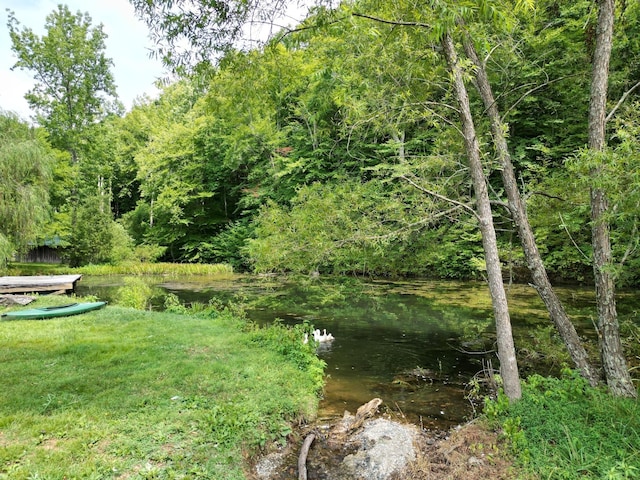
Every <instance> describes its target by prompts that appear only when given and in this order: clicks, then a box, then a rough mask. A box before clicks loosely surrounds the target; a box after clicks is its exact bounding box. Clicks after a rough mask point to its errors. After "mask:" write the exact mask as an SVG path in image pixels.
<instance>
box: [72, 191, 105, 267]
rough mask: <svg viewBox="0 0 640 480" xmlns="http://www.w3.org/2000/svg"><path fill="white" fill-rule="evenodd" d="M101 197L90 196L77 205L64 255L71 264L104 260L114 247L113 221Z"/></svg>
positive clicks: (76, 264)
mask: <svg viewBox="0 0 640 480" xmlns="http://www.w3.org/2000/svg"><path fill="white" fill-rule="evenodd" d="M105 203H106V199H105V198H103V197H90V198H87V199H85V201H84V202H83V203H82V204H81V205H80V206H79V207H78V210H77V219H76V224H75V225H72V231H71V236H70V238H69V247H67V248H66V249H65V252H64V256H65V258H66V260H67V261H68V262H69V265H70V266H71V267H78V266H80V265H86V264H88V263H105V262H108V261H109V260H110V257H111V254H112V249H113V232H114V229H113V225H112V224H113V220H112V219H111V212H110V211H108V210H107V207H106V206H105Z"/></svg>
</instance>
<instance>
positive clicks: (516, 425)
mask: <svg viewBox="0 0 640 480" xmlns="http://www.w3.org/2000/svg"><path fill="white" fill-rule="evenodd" d="M486 412H487V414H488V415H489V418H496V419H498V420H499V422H500V427H501V429H502V431H503V433H504V435H505V436H506V437H507V438H508V439H509V441H510V443H511V446H512V450H513V453H514V455H515V457H516V459H517V461H518V462H519V464H520V466H521V467H522V468H523V469H524V471H526V472H528V473H530V474H531V475H532V477H533V478H558V479H560V478H561V479H576V480H578V479H586V478H593V479H596V478H597V479H601V478H606V479H631V478H640V405H639V403H638V401H637V400H635V399H626V398H615V397H613V396H611V395H609V394H608V393H607V392H606V391H605V390H603V389H593V388H591V387H590V386H589V385H588V383H587V381H586V380H584V379H582V378H581V377H579V376H578V375H577V374H576V373H575V372H568V371H566V370H565V375H564V376H563V378H559V379H558V378H545V377H541V376H539V375H533V376H531V377H529V379H528V380H527V381H526V382H525V383H524V385H523V397H522V399H521V400H519V401H518V402H514V403H512V404H509V402H508V401H506V398H504V396H502V395H501V396H500V397H499V399H498V400H497V401H496V402H492V403H489V404H488V405H487V409H486Z"/></svg>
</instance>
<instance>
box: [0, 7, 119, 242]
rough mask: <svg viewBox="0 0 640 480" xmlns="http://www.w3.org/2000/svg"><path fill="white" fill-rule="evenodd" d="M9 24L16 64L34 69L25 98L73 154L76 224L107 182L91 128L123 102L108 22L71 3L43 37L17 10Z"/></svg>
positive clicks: (54, 141)
mask: <svg viewBox="0 0 640 480" xmlns="http://www.w3.org/2000/svg"><path fill="white" fill-rule="evenodd" d="M7 27H8V29H9V34H10V36H11V42H12V50H13V52H14V53H15V54H16V56H17V58H18V60H17V62H16V64H15V65H14V68H21V69H25V70H29V71H31V72H32V73H33V75H34V79H35V86H34V88H33V89H31V90H30V91H29V92H28V93H27V94H26V96H25V98H26V99H27V102H28V103H29V105H30V106H31V107H32V108H33V109H34V110H35V112H36V119H37V121H38V123H39V124H40V125H41V126H42V127H44V128H45V129H46V131H47V132H48V134H49V140H50V142H51V145H52V146H53V147H55V148H58V149H60V150H64V151H66V152H68V153H69V157H70V159H71V167H72V168H71V172H72V175H73V182H72V183H71V189H70V192H69V193H68V194H67V197H68V198H67V199H66V200H67V205H66V206H65V208H66V209H68V210H70V212H71V215H70V216H69V217H68V218H69V221H70V226H71V230H73V229H74V228H75V227H76V224H77V211H78V206H79V204H80V199H81V198H88V197H91V196H93V195H95V194H96V192H99V191H100V190H103V188H102V187H103V185H104V179H103V177H102V169H100V168H97V167H99V165H95V164H89V162H91V161H92V160H93V159H91V158H89V155H88V151H89V150H90V148H89V146H90V145H91V143H92V135H93V133H91V130H92V128H93V127H94V125H95V123H96V122H98V121H99V120H101V119H103V118H104V117H105V116H106V115H108V114H109V112H110V111H112V110H116V109H117V108H118V106H119V105H118V104H117V102H116V101H112V100H113V99H115V98H116V91H115V84H114V80H113V75H112V73H111V71H110V67H111V66H112V61H111V60H110V59H109V58H107V57H106V55H105V48H106V46H105V39H106V34H105V33H104V32H103V30H102V24H100V25H98V26H96V27H92V25H91V17H90V16H89V15H88V14H86V13H85V14H82V13H81V12H77V13H76V14H72V13H71V11H70V10H69V8H68V7H67V6H66V5H58V8H57V10H54V11H53V12H52V13H50V14H49V15H48V16H47V18H46V23H45V29H46V34H45V35H43V36H42V37H40V36H38V35H36V34H35V33H34V32H33V30H32V29H30V28H27V27H24V28H20V22H19V21H18V19H17V18H16V17H15V15H14V13H13V12H9V19H8V21H7ZM92 166H93V167H96V168H91V167H92ZM83 172H84V173H85V175H83ZM83 188H84V189H85V191H84V192H82V193H83V195H82V197H81V195H80V193H81V190H83ZM103 198H108V197H106V196H103ZM107 208H108V207H107ZM70 248H71V249H73V248H75V244H74V245H71V246H70Z"/></svg>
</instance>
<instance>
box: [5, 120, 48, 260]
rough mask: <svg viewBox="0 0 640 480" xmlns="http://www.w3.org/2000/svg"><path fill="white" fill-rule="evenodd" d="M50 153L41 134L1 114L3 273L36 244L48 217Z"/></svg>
mask: <svg viewBox="0 0 640 480" xmlns="http://www.w3.org/2000/svg"><path fill="white" fill-rule="evenodd" d="M52 168H53V155H52V153H51V149H50V148H49V147H48V146H47V144H46V143H45V142H44V141H43V139H42V138H41V137H40V135H39V133H38V132H37V131H36V130H34V129H32V128H30V127H29V126H28V125H27V124H25V123H23V122H21V121H20V120H19V119H18V118H17V117H16V116H14V115H12V114H9V113H5V112H2V111H0V270H1V269H4V267H5V266H6V261H7V259H8V258H10V257H11V256H12V255H13V253H14V252H15V251H16V250H20V251H22V252H24V250H25V249H26V247H27V245H28V244H29V243H30V242H32V243H35V241H36V239H37V237H38V233H39V231H40V229H41V228H42V224H43V223H44V221H45V220H46V219H47V218H48V214H49V186H50V182H51V171H52Z"/></svg>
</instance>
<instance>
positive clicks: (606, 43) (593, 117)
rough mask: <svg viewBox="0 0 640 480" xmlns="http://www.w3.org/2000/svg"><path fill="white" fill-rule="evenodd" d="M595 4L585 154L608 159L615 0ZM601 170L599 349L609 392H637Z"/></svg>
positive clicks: (597, 208)
mask: <svg viewBox="0 0 640 480" xmlns="http://www.w3.org/2000/svg"><path fill="white" fill-rule="evenodd" d="M598 7H599V10H598V23H597V27H596V43H595V50H594V52H593V60H592V63H593V66H592V75H591V97H590V100H589V143H588V150H589V151H588V155H589V156H590V157H592V158H594V159H595V160H596V163H597V162H603V161H604V162H606V161H607V160H606V157H607V155H606V147H607V140H606V116H607V115H606V108H607V91H608V83H609V62H610V59H611V48H612V44H613V26H614V19H615V2H614V0H599V1H598ZM599 173H600V168H599V167H598V166H597V165H595V166H594V167H593V168H592V170H591V176H592V178H593V179H594V181H593V185H594V186H593V187H592V189H591V221H592V243H593V270H594V274H595V283H596V303H597V308H598V333H599V340H600V354H601V357H602V363H603V366H604V371H605V375H606V378H607V384H608V385H609V388H610V389H611V392H612V393H613V394H614V395H618V396H625V397H636V396H637V391H636V389H635V387H634V385H633V383H632V382H631V376H630V375H629V371H628V369H627V364H626V360H625V358H624V355H623V352H622V345H621V342H620V333H619V328H618V314H617V310H616V300H615V281H614V276H613V272H612V271H611V268H612V265H613V255H612V253H611V239H610V234H609V228H610V227H609V220H608V209H609V204H608V199H607V192H606V191H605V190H603V189H602V188H599V187H598V186H597V185H598V182H597V179H598V176H599Z"/></svg>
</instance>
